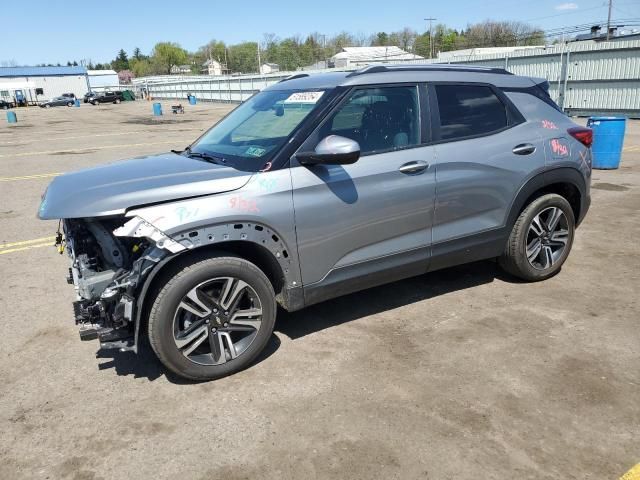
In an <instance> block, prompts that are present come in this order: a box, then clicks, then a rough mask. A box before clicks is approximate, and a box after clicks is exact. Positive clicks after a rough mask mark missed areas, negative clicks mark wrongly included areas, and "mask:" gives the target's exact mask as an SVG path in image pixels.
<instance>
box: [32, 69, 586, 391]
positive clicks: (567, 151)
mask: <svg viewBox="0 0 640 480" xmlns="http://www.w3.org/2000/svg"><path fill="white" fill-rule="evenodd" d="M547 88H548V85H547V83H546V81H544V80H542V79H535V78H528V77H518V76H514V75H511V74H509V73H508V72H506V71H504V70H501V69H492V68H470V67H462V66H373V67H368V68H364V69H362V70H359V71H355V72H352V73H345V72H341V73H327V74H319V75H307V74H300V75H294V76H292V77H290V78H288V79H286V80H283V81H282V82H280V83H278V84H276V85H273V86H271V87H269V88H267V89H265V90H263V91H262V92H260V93H258V94H256V95H255V96H253V97H252V98H251V99H250V100H247V101H246V102H244V103H243V104H242V105H240V106H239V107H238V108H236V109H235V110H233V111H232V112H231V113H230V114H229V115H227V116H226V117H225V118H224V119H222V120H221V121H220V122H219V123H218V124H217V125H215V126H214V127H213V128H211V129H210V130H209V131H207V132H206V133H205V134H204V135H202V136H201V137H200V138H199V139H198V140H196V141H195V142H193V143H192V144H191V145H190V146H189V147H188V148H186V149H185V150H184V151H180V152H173V153H168V154H164V155H157V156H149V157H143V158H137V159H133V160H128V161H124V162H118V163H114V164H111V165H105V166H101V167H97V168H91V169H88V170H83V171H80V172H76V173H69V174H66V175H63V176H60V177H58V178H56V179H55V180H54V181H53V182H52V183H51V185H50V186H49V187H48V189H47V191H46V193H45V195H44V196H43V199H42V204H41V205H40V210H39V216H40V218H42V219H54V218H55V219H63V221H62V225H63V231H62V232H58V238H59V244H60V249H61V250H62V249H65V248H66V251H67V253H68V254H69V256H70V258H71V264H72V265H71V268H70V269H69V278H68V281H69V283H72V284H73V285H74V286H75V289H76V292H77V301H76V302H75V304H74V309H75V318H76V322H77V323H78V324H79V325H80V336H81V338H83V339H93V338H99V340H100V344H101V348H104V349H113V348H117V349H121V350H133V351H137V348H138V343H139V337H140V335H142V334H147V335H148V338H149V341H150V343H151V346H152V347H153V350H154V351H155V352H156V354H157V355H158V358H159V359H160V360H161V361H162V363H163V364H164V365H165V366H166V367H167V368H168V369H170V370H172V371H173V372H175V373H177V374H178V375H180V376H183V377H186V378H189V379H195V380H204V379H214V378H218V377H221V376H224V375H229V374H231V373H234V372H237V371H238V370H240V369H242V368H245V367H247V366H248V365H249V364H250V363H251V362H252V360H253V359H255V357H256V356H257V355H258V354H259V353H260V351H261V350H262V349H263V348H264V346H265V345H266V343H267V341H268V339H269V337H270V336H271V334H272V331H273V328H274V322H275V318H276V310H277V306H278V305H280V306H281V307H282V308H284V309H286V310H288V311H293V310H298V309H301V308H303V307H305V306H308V305H311V304H314V303H317V302H321V301H323V300H327V299H330V298H333V297H336V296H339V295H344V294H347V293H350V292H354V291H356V290H361V289H364V288H368V287H372V286H375V285H380V284H383V283H386V282H392V281H395V280H398V279H401V278H405V277H411V276H414V275H421V274H424V273H426V272H429V271H432V270H436V269H440V268H445V267H449V266H452V265H457V264H461V263H466V262H471V261H475V260H480V259H490V258H498V259H499V262H500V265H502V266H503V268H504V269H505V270H506V271H507V272H509V273H510V274H512V275H515V276H517V277H519V278H521V279H524V280H528V281H537V280H543V279H546V278H548V277H550V276H552V275H554V274H555V273H557V272H558V271H559V269H560V267H561V266H562V264H563V263H564V261H565V260H566V258H567V256H568V255H569V251H570V249H571V245H572V242H573V237H574V233H575V228H576V226H577V225H578V224H579V223H580V221H581V220H582V219H583V218H584V216H585V214H586V212H587V209H588V208H589V202H590V194H589V184H590V176H591V152H590V148H589V147H590V145H591V139H592V136H591V130H589V129H586V128H582V127H579V126H577V125H576V124H574V123H573V122H572V121H571V120H570V119H569V118H568V117H566V116H565V115H564V114H563V113H562V112H561V111H560V110H559V109H558V107H557V106H556V105H555V104H554V103H553V101H552V100H551V99H550V98H549V95H548V93H547Z"/></svg>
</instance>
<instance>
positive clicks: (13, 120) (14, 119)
mask: <svg viewBox="0 0 640 480" xmlns="http://www.w3.org/2000/svg"><path fill="white" fill-rule="evenodd" d="M7 122H9V123H18V117H16V114H15V112H7Z"/></svg>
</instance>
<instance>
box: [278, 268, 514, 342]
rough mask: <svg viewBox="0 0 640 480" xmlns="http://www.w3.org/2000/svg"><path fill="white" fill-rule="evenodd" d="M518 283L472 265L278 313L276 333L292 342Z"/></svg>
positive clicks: (495, 271) (493, 270)
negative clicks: (399, 310)
mask: <svg viewBox="0 0 640 480" xmlns="http://www.w3.org/2000/svg"><path fill="white" fill-rule="evenodd" d="M496 278H499V279H500V280H504V281H507V282H510V283H513V282H517V281H518V280H516V279H515V278H513V277H510V276H508V275H506V274H504V273H503V272H502V271H501V270H500V268H499V267H498V266H497V264H496V263H495V262H493V261H482V262H475V263H470V264H466V265H460V266H457V267H453V268H448V269H445V270H439V271H436V272H432V273H427V274H425V275H421V276H418V277H413V278H408V279H405V280H400V281H398V282H394V283H390V284H387V285H382V286H379V287H375V288H371V289H368V290H363V291H361V292H356V293H352V294H350V295H346V296H344V297H339V298H336V299H334V300H331V301H327V302H324V303H319V304H317V305H313V306H311V307H308V308H306V309H304V310H301V311H298V312H293V313H289V312H286V311H284V310H280V311H279V312H278V320H277V321H276V327H275V330H276V331H277V332H280V333H282V334H284V335H286V336H287V337H289V338H291V339H292V340H295V339H297V338H301V337H304V336H305V335H309V334H312V333H315V332H318V331H321V330H325V329H327V328H331V327H335V326H337V325H342V324H343V323H347V322H350V321H353V320H357V319H359V318H362V317H367V316H369V315H375V314H378V313H381V312H385V311H387V310H392V309H394V308H398V307H402V306H406V305H410V304H412V303H416V302H420V301H423V300H428V299H430V298H434V297H438V296H441V295H446V294H448V293H452V292H456V291H458V290H465V289H467V288H472V287H476V286H479V285H483V284H487V283H491V282H493V281H494V280H495V279H496Z"/></svg>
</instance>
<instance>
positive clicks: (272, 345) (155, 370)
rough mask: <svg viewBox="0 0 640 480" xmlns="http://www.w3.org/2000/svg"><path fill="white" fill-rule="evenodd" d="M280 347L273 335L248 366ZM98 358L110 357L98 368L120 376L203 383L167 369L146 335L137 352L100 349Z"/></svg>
mask: <svg viewBox="0 0 640 480" xmlns="http://www.w3.org/2000/svg"><path fill="white" fill-rule="evenodd" d="M278 348H280V339H279V338H278V337H277V336H276V335H271V338H270V339H269V343H267V346H266V347H265V348H264V350H262V352H260V355H258V357H257V358H256V359H255V360H254V361H253V362H251V365H249V366H248V367H247V368H251V367H252V366H253V365H256V364H258V363H260V362H262V361H264V360H266V359H267V358H269V357H270V356H271V355H273V354H274V353H275V352H276V350H278ZM96 358H98V359H110V361H106V362H103V363H101V364H99V365H98V370H110V369H113V370H115V372H116V374H117V375H118V376H128V375H133V378H146V379H147V380H149V381H154V380H156V379H158V378H159V377H161V376H162V375H164V376H165V377H166V378H167V380H168V381H169V382H171V383H175V384H177V385H192V384H196V383H202V382H199V381H193V380H187V379H184V378H182V377H179V376H177V375H175V374H174V373H173V372H171V371H169V370H167V369H165V368H164V366H163V365H162V364H161V363H160V360H158V357H156V355H155V353H154V352H153V350H152V349H151V345H150V344H149V341H148V339H147V338H146V337H143V338H141V339H140V345H139V346H138V353H137V354H136V353H133V352H121V351H119V350H98V352H97V353H96Z"/></svg>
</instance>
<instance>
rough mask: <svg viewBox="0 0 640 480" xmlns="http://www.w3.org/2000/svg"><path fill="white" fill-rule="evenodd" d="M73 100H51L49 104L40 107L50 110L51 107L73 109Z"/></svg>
mask: <svg viewBox="0 0 640 480" xmlns="http://www.w3.org/2000/svg"><path fill="white" fill-rule="evenodd" d="M73 102H74V101H73V99H72V98H69V97H55V98H53V99H51V100H49V101H48V102H43V103H41V104H40V107H42V108H49V107H62V106H65V105H66V106H67V107H73Z"/></svg>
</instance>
